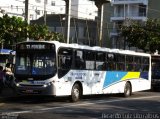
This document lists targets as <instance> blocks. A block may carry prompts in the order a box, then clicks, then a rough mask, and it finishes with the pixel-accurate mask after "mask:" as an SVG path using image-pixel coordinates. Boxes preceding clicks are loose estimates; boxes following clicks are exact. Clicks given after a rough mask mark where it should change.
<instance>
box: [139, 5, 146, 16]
mask: <svg viewBox="0 0 160 119" xmlns="http://www.w3.org/2000/svg"><path fill="white" fill-rule="evenodd" d="M139 16H146V5H139Z"/></svg>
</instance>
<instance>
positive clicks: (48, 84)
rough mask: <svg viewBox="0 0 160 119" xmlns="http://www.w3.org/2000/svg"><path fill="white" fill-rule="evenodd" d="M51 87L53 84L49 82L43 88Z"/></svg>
mask: <svg viewBox="0 0 160 119" xmlns="http://www.w3.org/2000/svg"><path fill="white" fill-rule="evenodd" d="M50 85H52V82H49V83H47V84H44V85H43V87H45V88H46V87H47V86H50Z"/></svg>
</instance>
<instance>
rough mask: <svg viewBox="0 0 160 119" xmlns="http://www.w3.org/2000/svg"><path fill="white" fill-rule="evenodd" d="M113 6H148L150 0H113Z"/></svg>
mask: <svg viewBox="0 0 160 119" xmlns="http://www.w3.org/2000/svg"><path fill="white" fill-rule="evenodd" d="M111 4H112V5H119V4H143V5H148V0H112V2H111Z"/></svg>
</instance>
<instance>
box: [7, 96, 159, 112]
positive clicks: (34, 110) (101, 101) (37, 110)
mask: <svg viewBox="0 0 160 119" xmlns="http://www.w3.org/2000/svg"><path fill="white" fill-rule="evenodd" d="M157 97H160V96H149V97H137V98H124V99H115V100H112V99H111V100H97V101H93V102H83V103H80V104H77V103H74V104H71V103H70V104H65V105H63V106H59V107H50V108H43V109H33V110H25V111H13V112H5V113H12V114H22V113H34V112H37V113H38V112H40V111H47V110H55V109H61V108H67V107H77V106H87V105H93V104H101V103H110V102H119V101H128V100H140V99H149V98H157Z"/></svg>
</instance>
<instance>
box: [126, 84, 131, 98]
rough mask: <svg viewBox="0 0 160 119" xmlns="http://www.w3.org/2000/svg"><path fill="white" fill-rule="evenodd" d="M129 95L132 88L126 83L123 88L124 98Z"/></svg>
mask: <svg viewBox="0 0 160 119" xmlns="http://www.w3.org/2000/svg"><path fill="white" fill-rule="evenodd" d="M131 94H132V87H131V84H130V83H129V82H127V83H126V85H125V87H124V97H128V96H131Z"/></svg>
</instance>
